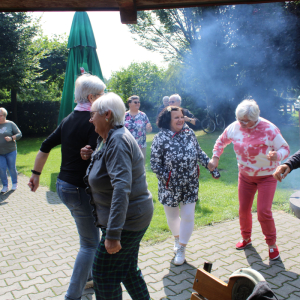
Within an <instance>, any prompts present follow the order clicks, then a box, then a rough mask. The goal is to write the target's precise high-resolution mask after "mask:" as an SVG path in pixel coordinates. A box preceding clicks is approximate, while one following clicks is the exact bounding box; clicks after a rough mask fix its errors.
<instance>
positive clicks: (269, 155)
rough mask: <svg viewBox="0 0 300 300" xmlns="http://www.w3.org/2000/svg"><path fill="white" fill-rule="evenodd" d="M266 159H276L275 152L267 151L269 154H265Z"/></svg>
mask: <svg viewBox="0 0 300 300" xmlns="http://www.w3.org/2000/svg"><path fill="white" fill-rule="evenodd" d="M267 159H268V160H270V161H277V152H276V151H269V154H268V155H267Z"/></svg>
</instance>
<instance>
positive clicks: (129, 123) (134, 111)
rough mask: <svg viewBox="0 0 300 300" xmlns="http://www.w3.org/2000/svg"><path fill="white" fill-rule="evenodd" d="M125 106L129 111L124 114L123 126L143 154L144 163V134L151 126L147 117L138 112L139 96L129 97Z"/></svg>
mask: <svg viewBox="0 0 300 300" xmlns="http://www.w3.org/2000/svg"><path fill="white" fill-rule="evenodd" d="M127 104H128V106H129V110H128V111H127V112H126V113H125V123H124V125H125V127H126V128H127V129H128V130H129V131H130V133H131V134H132V135H133V137H134V138H135V139H136V141H137V143H138V145H139V147H140V149H141V150H142V152H143V155H144V162H146V149H147V143H146V132H147V133H149V132H151V131H152V126H151V124H150V122H149V119H148V117H147V115H146V114H145V113H144V112H142V111H140V110H139V109H140V106H141V103H140V97H139V96H136V95H133V96H131V97H129V98H128V100H127Z"/></svg>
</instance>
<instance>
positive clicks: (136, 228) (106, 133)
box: [85, 93, 153, 300]
mask: <svg viewBox="0 0 300 300" xmlns="http://www.w3.org/2000/svg"><path fill="white" fill-rule="evenodd" d="M91 113H92V117H91V120H90V122H92V123H93V124H94V126H95V131H96V132H97V133H98V134H99V136H100V137H101V138H102V139H100V140H99V143H98V145H97V148H96V150H95V151H94V153H93V155H92V161H91V164H90V166H89V168H88V170H87V175H86V177H85V182H86V183H87V185H88V188H87V190H88V192H89V193H90V195H91V204H92V205H93V206H94V211H93V213H94V215H95V217H96V225H97V226H98V227H100V228H101V231H102V236H101V241H100V243H99V245H98V248H97V251H96V255H95V260H94V265H93V279H94V289H95V293H96V299H97V300H100V299H101V300H108V299H111V300H121V299H122V288H121V282H122V283H123V284H124V286H125V288H126V290H127V292H128V293H129V295H130V296H131V298H132V299H134V300H150V296H149V292H148V289H147V285H146V283H145V281H144V278H143V276H142V272H141V270H140V269H139V267H138V265H137V263H138V252H139V246H140V241H141V240H142V238H143V236H144V234H145V232H146V230H147V228H148V226H149V224H150V222H151V219H152V215H153V201H152V195H151V193H150V192H149V191H148V189H147V182H146V173H145V167H144V158H143V154H142V152H141V151H140V148H139V146H138V144H137V143H136V140H135V139H134V137H133V136H132V135H131V134H130V132H129V131H128V130H127V128H126V127H125V126H124V117H125V105H124V102H123V100H122V99H121V98H120V97H119V96H118V95H116V94H114V93H107V94H105V95H104V96H102V97H101V98H99V99H98V100H96V101H95V102H94V103H93V105H92V112H91Z"/></svg>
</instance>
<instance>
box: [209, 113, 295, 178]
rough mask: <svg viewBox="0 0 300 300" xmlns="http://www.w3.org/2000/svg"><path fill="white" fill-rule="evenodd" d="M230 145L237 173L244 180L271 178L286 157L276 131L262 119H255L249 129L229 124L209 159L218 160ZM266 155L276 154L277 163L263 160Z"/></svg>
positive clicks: (288, 152)
mask: <svg viewBox="0 0 300 300" xmlns="http://www.w3.org/2000/svg"><path fill="white" fill-rule="evenodd" d="M230 143H233V147H234V152H235V154H236V158H237V161H238V167H239V171H240V172H243V173H245V174H246V175H248V176H266V175H271V174H272V173H273V172H274V170H275V169H276V168H277V166H279V165H280V162H281V161H282V160H284V159H286V158H287V157H288V156H289V154H290V148H289V145H288V144H287V142H286V141H285V139H284V138H283V137H282V135H281V133H280V130H279V129H278V128H277V127H276V126H275V125H274V124H272V123H271V122H269V121H268V120H266V119H264V118H259V119H258V122H257V123H256V124H255V126H253V127H251V128H241V126H240V123H239V122H238V121H236V122H233V123H232V124H230V125H229V126H228V127H227V128H226V129H225V130H224V132H223V133H222V135H220V136H219V138H218V139H217V141H216V143H215V146H214V150H213V156H216V157H220V156H221V154H222V153H223V150H224V148H225V147H226V146H227V145H229V144H230ZM269 151H277V161H270V160H268V159H267V155H268V153H269Z"/></svg>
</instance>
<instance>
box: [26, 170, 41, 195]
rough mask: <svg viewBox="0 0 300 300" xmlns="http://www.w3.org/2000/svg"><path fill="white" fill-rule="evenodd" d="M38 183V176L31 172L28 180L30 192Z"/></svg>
mask: <svg viewBox="0 0 300 300" xmlns="http://www.w3.org/2000/svg"><path fill="white" fill-rule="evenodd" d="M39 185H40V176H39V175H35V174H32V175H31V177H30V179H29V182H28V186H29V187H30V190H31V191H32V192H35V191H36V190H37V189H38V187H39Z"/></svg>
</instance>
